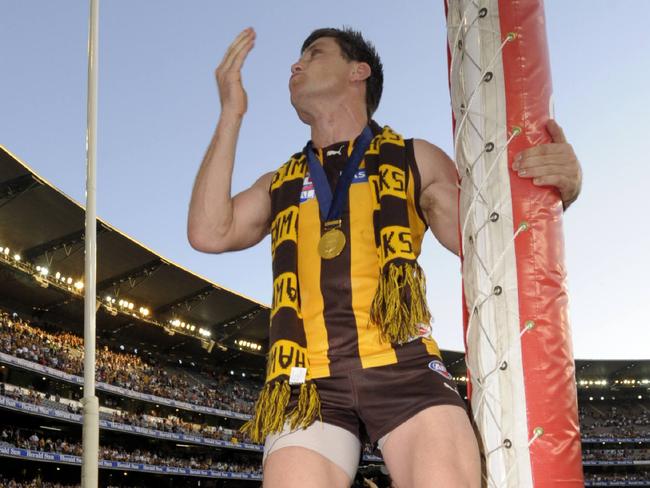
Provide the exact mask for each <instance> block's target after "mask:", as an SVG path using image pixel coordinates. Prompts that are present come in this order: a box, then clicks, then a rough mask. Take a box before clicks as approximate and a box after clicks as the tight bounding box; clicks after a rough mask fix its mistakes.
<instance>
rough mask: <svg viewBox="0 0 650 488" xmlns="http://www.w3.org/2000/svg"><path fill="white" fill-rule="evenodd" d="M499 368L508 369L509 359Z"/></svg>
mask: <svg viewBox="0 0 650 488" xmlns="http://www.w3.org/2000/svg"><path fill="white" fill-rule="evenodd" d="M499 369H500V370H501V371H505V370H506V369H508V362H507V361H504V362H502V363H501V366H499Z"/></svg>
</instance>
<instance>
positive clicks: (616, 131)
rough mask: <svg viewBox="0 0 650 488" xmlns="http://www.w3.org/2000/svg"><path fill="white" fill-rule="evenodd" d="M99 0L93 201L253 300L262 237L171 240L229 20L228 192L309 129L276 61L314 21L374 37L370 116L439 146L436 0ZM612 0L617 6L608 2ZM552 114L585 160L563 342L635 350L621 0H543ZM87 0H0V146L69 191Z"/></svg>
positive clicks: (630, 153) (633, 105)
mask: <svg viewBox="0 0 650 488" xmlns="http://www.w3.org/2000/svg"><path fill="white" fill-rule="evenodd" d="M397 5H398V4H396V3H395V2H394V1H391V2H389V1H384V0H381V1H374V2H367V1H356V2H344V1H340V0H330V1H329V2H327V3H317V2H304V1H296V0H291V1H288V0H282V1H279V2H265V1H262V0H244V1H242V0H238V1H236V2H234V1H233V2H225V1H216V0H212V1H208V0H200V1H199V0H189V1H183V2H181V1H180V0H175V1H172V0H137V1H135V0H128V1H127V0H104V1H103V2H102V4H101V10H100V14H101V20H100V23H101V27H100V85H99V142H98V147H99V151H98V165H99V170H98V200H97V202H98V214H99V216H100V217H102V218H103V219H105V220H106V221H108V222H109V223H111V224H112V225H114V226H116V227H117V228H119V229H121V230H122V231H124V232H126V233H127V234H129V235H130V236H132V237H134V238H135V239H137V240H139V241H140V242H142V243H144V244H145V245H147V246H148V247H150V248H152V249H154V250H155V251H156V252H158V253H160V254H162V255H163V256H165V257H167V258H169V259H170V260H172V261H175V262H177V263H179V264H181V265H183V266H185V267H187V268H189V269H191V270H193V271H195V272H197V273H198V274H200V275H203V276H205V277H206V278H209V279H211V280H213V281H215V282H217V283H219V284H222V285H223V286H225V287H228V288H230V289H233V290H236V291H238V292H241V293H243V294H245V295H248V296H250V297H252V298H255V299H258V300H260V301H261V302H263V303H267V304H268V303H269V302H270V291H271V286H270V284H271V271H270V256H269V254H270V250H269V248H270V245H269V241H268V239H267V240H265V241H264V242H263V243H261V244H260V245H258V246H257V247H255V248H253V249H249V250H246V251H242V252H238V253H234V254H227V255H220V256H214V255H206V254H201V253H198V252H196V251H194V250H192V249H191V247H190V246H189V244H188V243H187V239H186V236H185V225H186V212H187V206H188V202H189V197H190V192H191V188H192V184H193V181H194V176H195V174H196V171H197V169H198V165H199V163H200V161H201V158H202V156H203V152H204V150H205V148H206V146H207V144H208V142H209V139H210V136H211V134H212V131H213V129H214V126H215V124H216V121H217V117H218V114H219V102H218V96H217V89H216V84H215V81H214V69H215V68H216V66H217V64H218V63H219V61H220V59H221V57H222V54H223V52H224V50H225V49H226V47H227V46H228V44H229V43H230V41H231V39H232V38H233V37H234V36H235V35H236V34H237V33H238V32H239V31H240V30H241V29H243V28H244V27H247V26H249V25H252V26H254V27H255V29H256V30H257V33H258V35H257V43H256V47H255V49H254V50H253V52H252V53H251V55H250V56H249V59H248V61H247V63H246V66H245V68H244V83H245V87H246V89H247V91H248V95H249V113H248V114H247V116H246V119H245V121H244V125H243V129H242V133H241V137H240V141H239V146H238V153H237V162H236V169H235V176H234V183H233V187H234V190H235V191H238V190H241V189H243V188H245V187H247V186H248V185H250V184H251V183H252V182H253V181H254V180H255V179H256V178H257V176H258V175H260V174H262V173H263V172H266V171H270V170H272V169H274V168H276V167H277V166H278V165H279V164H281V163H282V162H283V161H284V160H285V159H286V157H287V155H289V154H291V153H293V152H294V151H295V150H297V149H300V148H301V147H302V146H303V145H304V143H305V141H306V140H307V139H308V137H309V132H308V130H307V127H306V126H304V125H302V123H301V122H300V121H299V120H298V119H297V117H296V115H295V113H294V111H293V109H292V107H291V105H290V104H289V96H288V88H287V83H288V75H289V67H290V65H291V63H292V62H294V61H295V60H296V58H297V56H298V50H299V47H300V45H301V44H302V41H303V39H304V38H305V37H306V36H307V35H308V34H309V32H311V31H312V30H313V29H315V28H317V27H322V26H341V25H343V24H346V25H351V26H353V27H355V28H358V29H360V30H361V31H363V32H364V34H365V35H366V36H367V37H368V38H369V39H370V40H372V41H374V42H375V44H376V46H377V48H378V50H379V52H380V54H381V56H382V60H383V62H384V69H385V86H384V96H383V99H382V102H381V105H380V108H379V110H378V112H377V113H376V115H375V118H376V119H377V120H378V121H379V122H380V123H388V124H390V125H391V126H393V127H394V128H395V129H396V130H398V131H399V132H401V133H403V134H405V135H406V136H407V137H408V136H415V137H421V138H425V139H428V140H429V141H431V142H433V143H434V144H437V145H438V146H440V147H442V148H443V149H444V150H446V151H447V152H448V153H449V152H450V151H451V148H452V133H451V127H450V118H451V117H450V109H449V94H448V88H447V75H446V69H447V60H446V51H445V49H446V48H445V42H446V41H445V36H446V32H445V27H444V17H443V12H444V9H443V3H442V1H439V0H429V1H426V2H425V1H422V0H413V1H408V2H404V3H402V4H399V7H396V6H397ZM625 5H627V7H626V8H624V6H625ZM546 14H547V29H548V36H549V47H550V54H551V66H552V74H553V84H554V91H555V109H556V117H557V120H558V122H559V123H560V124H561V125H562V126H563V127H564V129H565V133H566V134H567V136H568V138H569V141H570V142H571V143H572V144H573V145H574V147H575V150H576V152H577V154H578V156H579V157H580V159H581V162H582V165H583V168H584V173H585V176H584V188H583V193H582V196H581V198H580V199H579V201H578V202H576V203H575V205H574V206H573V207H572V208H571V209H570V210H569V212H568V213H567V214H566V217H565V235H566V264H567V268H568V272H569V290H570V316H571V322H572V327H573V332H574V335H573V337H574V350H575V354H576V357H579V358H603V359H604V358H648V357H650V354H649V353H648V352H647V348H648V346H650V332H649V330H650V323H648V322H649V321H648V317H649V316H650V313H649V312H650V285H648V276H649V275H650V258H649V257H648V251H649V250H650V233H649V231H648V229H647V225H646V222H647V220H648V217H647V213H648V210H650V209H649V206H648V203H647V194H648V189H647V187H648V184H649V182H650V164H649V163H650V158H649V157H648V150H647V147H646V140H647V137H648V134H650V122H648V116H649V115H650V96H649V95H648V81H647V80H648V76H649V74H650V56H648V52H649V50H650V33H649V32H648V29H647V21H646V19H645V16H644V15H642V14H639V11H638V9H635V8H634V6H633V5H632V4H631V3H627V2H626V3H623V2H619V3H616V4H613V3H612V2H605V1H604V0H601V1H595V0H572V1H570V2H567V1H565V0H548V1H547V2H546ZM87 35H88V2H87V1H86V0H65V1H64V0H59V1H57V2H54V1H51V0H40V1H37V0H21V1H11V0H0V59H1V60H2V75H1V77H0V144H3V145H5V146H6V147H7V148H8V149H9V150H11V151H12V152H14V153H15V154H16V155H18V156H19V157H20V158H21V159H22V160H24V161H25V162H26V163H28V164H29V165H30V166H31V167H32V168H34V170H35V171H37V172H38V173H40V174H41V175H42V176H43V177H45V178H46V179H47V180H49V181H50V182H51V183H53V184H54V185H56V186H57V187H59V188H60V189H61V190H63V191H64V192H65V193H66V194H68V195H69V196H71V197H72V198H74V199H75V200H77V201H79V202H82V203H83V202H84V198H85V197H84V185H85V151H84V147H85V146H84V144H85V139H84V137H85V123H86V119H85V103H86V95H85V93H86V66H87V65H86V62H87V61H86V45H87ZM421 262H422V265H423V266H424V268H425V271H426V272H427V275H428V290H429V293H428V294H429V299H430V304H431V307H432V310H433V313H434V315H435V318H436V323H435V327H436V329H435V330H436V336H437V338H438V340H439V342H440V345H441V346H442V347H443V348H447V349H458V350H459V349H462V333H461V329H462V326H461V307H460V286H461V285H460V274H459V262H458V259H457V258H456V257H455V256H453V255H451V254H450V253H448V252H446V251H444V250H443V249H442V248H441V247H440V246H439V245H438V244H437V243H436V242H435V239H433V238H432V237H431V236H429V237H427V239H426V242H425V246H424V249H423V256H422V258H421Z"/></svg>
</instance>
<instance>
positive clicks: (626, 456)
mask: <svg viewBox="0 0 650 488" xmlns="http://www.w3.org/2000/svg"><path fill="white" fill-rule="evenodd" d="M582 459H583V460H584V461H592V460H607V461H629V460H633V461H638V460H644V461H650V449H587V450H585V451H583V453H582Z"/></svg>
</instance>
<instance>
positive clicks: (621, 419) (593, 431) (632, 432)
mask: <svg viewBox="0 0 650 488" xmlns="http://www.w3.org/2000/svg"><path fill="white" fill-rule="evenodd" d="M580 432H581V434H582V436H583V437H612V436H613V435H616V436H617V437H650V414H648V411H646V410H642V411H638V412H635V413H634V414H633V415H630V413H629V412H625V411H624V410H622V409H621V408H620V406H618V407H617V406H616V405H609V406H605V407H600V408H599V409H598V410H596V409H594V408H587V407H584V406H581V407H580Z"/></svg>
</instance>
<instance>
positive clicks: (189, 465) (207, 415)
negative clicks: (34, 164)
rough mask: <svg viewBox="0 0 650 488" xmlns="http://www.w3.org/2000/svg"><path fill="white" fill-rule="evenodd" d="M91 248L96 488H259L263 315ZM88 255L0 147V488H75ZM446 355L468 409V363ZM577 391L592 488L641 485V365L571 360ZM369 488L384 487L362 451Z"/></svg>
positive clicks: (107, 231)
mask: <svg viewBox="0 0 650 488" xmlns="http://www.w3.org/2000/svg"><path fill="white" fill-rule="evenodd" d="M179 238H184V237H183V236H179ZM97 242H98V265H97V293H98V297H97V373H96V376H97V382H98V383H97V395H98V396H99V400H100V452H99V459H100V461H99V462H100V471H99V473H100V485H101V486H114V487H132V486H160V487H161V488H162V487H165V486H174V487H176V486H202V487H249V488H253V487H259V486H261V479H262V476H261V469H262V466H261V460H262V446H260V445H256V444H253V443H251V442H249V441H248V439H246V438H245V437H243V436H242V435H241V434H240V433H239V432H238V428H239V426H240V425H241V424H242V422H244V421H245V420H246V419H248V418H249V417H250V413H251V411H252V407H253V402H254V399H255V397H256V393H257V389H258V388H259V387H260V386H261V384H262V381H263V374H264V368H265V354H266V343H267V340H268V320H269V314H270V310H269V308H268V307H267V306H265V305H263V304H261V303H258V302H256V301H254V300H251V299H249V298H246V297H244V296H242V295H240V294H238V293H236V292H233V291H230V290H227V289H224V288H223V287H220V286H219V285H217V284H214V283H211V282H209V281H208V280H206V279H204V278H202V277H200V276H198V275H196V274H194V273H192V272H191V271H189V270H186V269H183V268H182V267H181V266H179V265H176V264H174V263H171V262H170V261H169V260H166V259H165V258H163V257H161V256H159V255H157V254H156V253H155V252H154V251H152V250H151V249H148V248H147V247H145V246H144V245H142V244H140V243H138V242H136V241H135V240H133V239H131V238H129V237H128V236H126V235H124V234H123V233H121V232H120V231H119V230H118V229H116V228H114V227H112V226H110V225H109V224H108V223H106V222H103V221H101V220H99V219H98V222H97ZM83 250H84V209H83V207H81V206H80V205H79V204H77V203H76V202H74V201H73V200H72V199H70V198H69V197H67V196H66V195H64V194H63V193H62V192H61V191H59V190H58V189H56V188H55V187H54V186H52V185H51V184H49V183H48V182H46V181H45V180H44V179H43V178H42V177H40V176H38V175H37V174H35V173H34V172H33V171H32V170H31V169H30V168H29V167H28V166H27V165H25V164H24V163H22V162H21V161H20V160H18V158H16V157H15V156H14V155H12V154H11V153H10V152H9V151H7V150H6V149H4V148H2V147H0V412H1V413H0V418H1V419H2V420H0V486H11V487H36V486H38V487H73V486H74V487H76V486H79V480H80V473H81V426H82V419H81V403H80V399H81V396H82V390H81V388H82V386H81V385H82V384H83V378H82V369H83V339H82V336H83V312H84V311H83V281H82V274H83V266H84V260H83V254H84V253H83ZM443 354H444V360H445V363H446V364H447V367H448V369H449V371H450V372H451V373H452V374H453V375H454V377H455V379H456V381H457V382H458V384H459V386H460V388H461V390H462V392H463V394H465V393H464V391H465V384H466V382H467V378H466V372H465V365H464V359H463V354H462V353H461V352H454V351H445V352H443ZM576 382H577V388H578V400H579V410H580V424H581V432H582V446H583V465H584V472H585V480H586V481H585V483H586V486H650V401H649V398H650V361H645V360H644V361H633V360H629V361H624V360H620V361H619V360H617V361H601V360H577V361H576ZM364 478H365V479H366V480H372V481H373V482H374V484H375V485H376V486H378V487H387V486H390V480H389V478H388V476H387V475H386V470H385V467H384V466H383V463H382V460H381V457H380V453H379V452H377V451H373V449H372V447H371V446H366V447H365V450H364V454H363V460H362V464H361V466H360V468H359V476H358V477H357V480H355V486H372V485H371V484H369V483H368V482H367V481H366V482H364Z"/></svg>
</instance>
